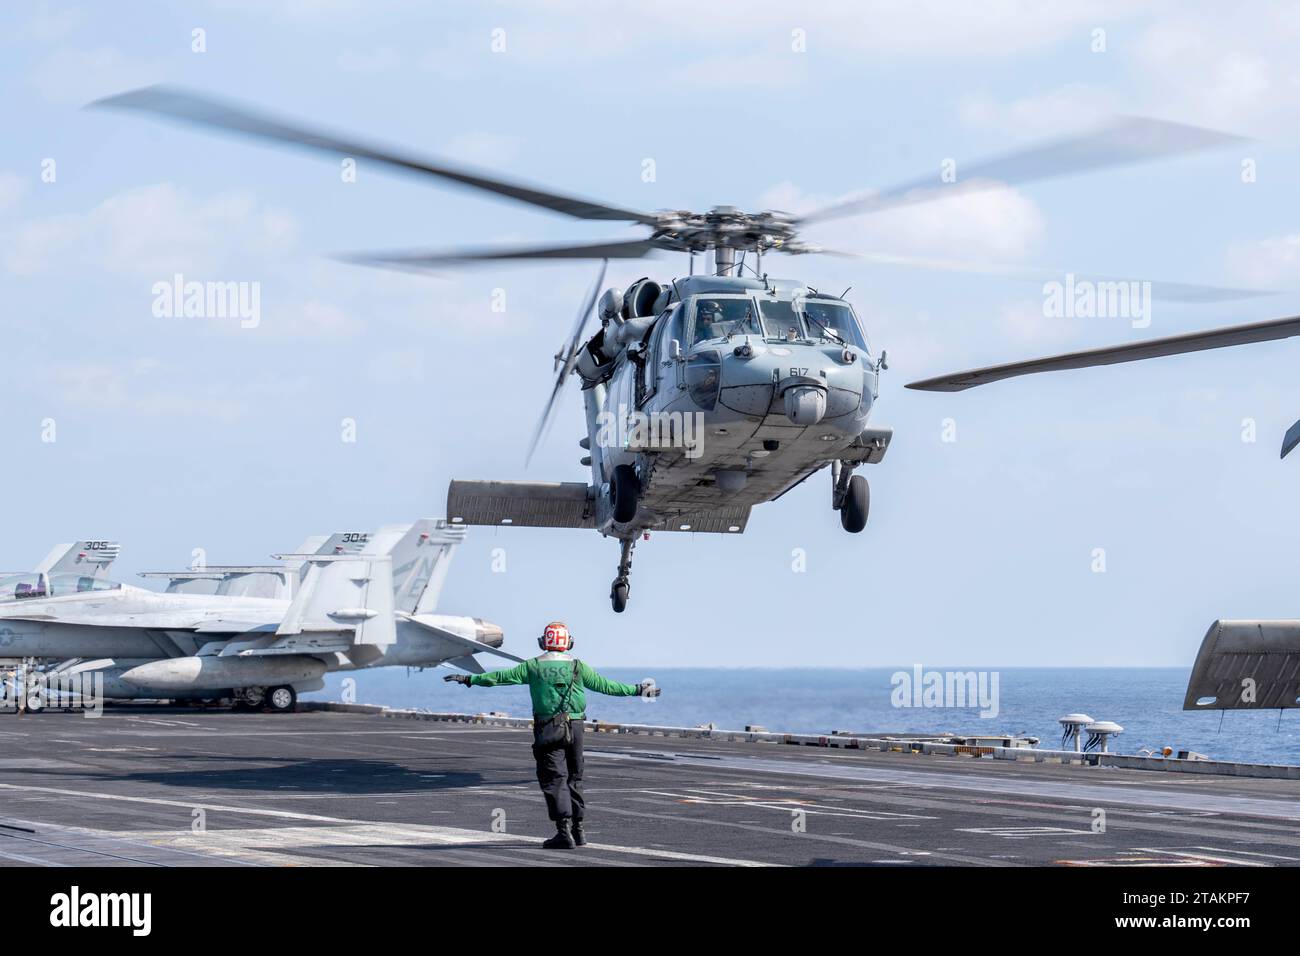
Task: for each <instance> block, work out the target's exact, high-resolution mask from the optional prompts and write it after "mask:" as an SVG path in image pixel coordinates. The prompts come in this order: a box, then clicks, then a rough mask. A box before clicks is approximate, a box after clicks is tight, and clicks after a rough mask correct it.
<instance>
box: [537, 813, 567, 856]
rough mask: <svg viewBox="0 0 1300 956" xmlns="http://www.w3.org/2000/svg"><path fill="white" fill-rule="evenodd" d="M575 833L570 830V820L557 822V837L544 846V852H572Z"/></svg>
mask: <svg viewBox="0 0 1300 956" xmlns="http://www.w3.org/2000/svg"><path fill="white" fill-rule="evenodd" d="M573 847H574V842H573V833H572V832H571V831H570V829H569V821H568V818H565V819H563V820H556V821H555V836H553V837H551V838H550V839H549V840H547V841H546V842H545V843H543V844H542V849H544V850H572V849H573Z"/></svg>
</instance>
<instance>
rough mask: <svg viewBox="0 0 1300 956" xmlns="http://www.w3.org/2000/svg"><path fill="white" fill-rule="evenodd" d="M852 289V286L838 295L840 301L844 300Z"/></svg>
mask: <svg viewBox="0 0 1300 956" xmlns="http://www.w3.org/2000/svg"><path fill="white" fill-rule="evenodd" d="M852 289H853V286H849V287H848V288H847V289H845V290H844V291H843V292H841V293H840V298H841V299H842V298H844V297H845V296H846V295H848V294H849V292H850V291H852Z"/></svg>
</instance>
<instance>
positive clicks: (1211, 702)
mask: <svg viewBox="0 0 1300 956" xmlns="http://www.w3.org/2000/svg"><path fill="white" fill-rule="evenodd" d="M1201 701H1205V703H1201ZM1287 707H1300V621H1215V622H1214V623H1213V624H1211V625H1210V629H1209V631H1207V632H1206V635H1205V640H1203V641H1202V642H1201V649H1200V652H1199V653H1198V654H1197V655H1196V664H1195V665H1194V666H1193V667H1192V676H1191V677H1190V678H1189V679H1188V681H1187V696H1186V697H1184V698H1183V710H1280V709H1284V708H1287Z"/></svg>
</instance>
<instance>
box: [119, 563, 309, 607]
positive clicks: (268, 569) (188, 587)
mask: <svg viewBox="0 0 1300 956" xmlns="http://www.w3.org/2000/svg"><path fill="white" fill-rule="evenodd" d="M139 573H140V577H142V578H166V579H167V587H166V589H165V592H164V593H166V594H211V595H220V596H222V597H255V598H281V599H284V600H288V599H289V597H290V596H291V595H290V590H291V589H290V586H289V584H290V581H291V579H292V578H293V572H292V571H290V570H289V569H288V568H285V567H280V566H274V565H208V566H207V567H204V568H190V569H188V570H184V571H141V572H139Z"/></svg>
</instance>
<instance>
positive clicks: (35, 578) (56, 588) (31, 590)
mask: <svg viewBox="0 0 1300 956" xmlns="http://www.w3.org/2000/svg"><path fill="white" fill-rule="evenodd" d="M121 587H122V585H120V584H117V583H115V582H113V581H105V580H103V579H102V578H96V577H94V576H93V575H88V574H78V573H77V572H75V571H55V572H53V573H51V574H39V573H31V574H8V575H5V576H3V577H0V603H5V602H9V601H23V600H30V599H34V598H50V597H62V596H64V595H67V594H85V593H87V592H90V591H116V590H118V589H119V588H121Z"/></svg>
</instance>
